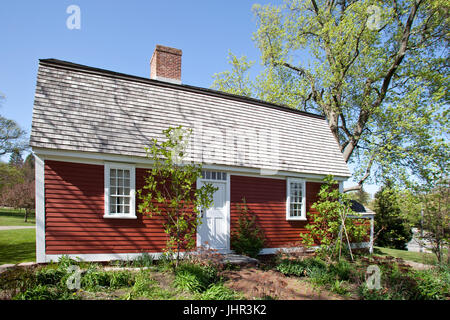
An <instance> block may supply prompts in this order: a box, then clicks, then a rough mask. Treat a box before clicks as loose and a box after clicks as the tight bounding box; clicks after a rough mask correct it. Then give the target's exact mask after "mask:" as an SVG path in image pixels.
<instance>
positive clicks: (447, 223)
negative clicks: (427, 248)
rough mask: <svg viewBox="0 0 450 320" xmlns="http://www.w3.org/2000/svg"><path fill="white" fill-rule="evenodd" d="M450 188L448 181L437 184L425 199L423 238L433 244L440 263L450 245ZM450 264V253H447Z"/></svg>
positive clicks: (425, 195)
mask: <svg viewBox="0 0 450 320" xmlns="http://www.w3.org/2000/svg"><path fill="white" fill-rule="evenodd" d="M449 196H450V186H449V180H448V179H442V180H440V181H439V182H438V183H436V186H435V188H433V189H432V190H431V191H430V192H428V193H427V194H424V195H423V196H422V197H421V198H422V199H423V220H422V228H423V238H422V240H427V242H428V243H431V246H432V251H433V253H434V254H435V255H436V257H437V259H438V261H439V262H442V261H443V256H444V249H445V248H446V247H447V249H449V245H450V197H449ZM447 259H449V262H450V253H447Z"/></svg>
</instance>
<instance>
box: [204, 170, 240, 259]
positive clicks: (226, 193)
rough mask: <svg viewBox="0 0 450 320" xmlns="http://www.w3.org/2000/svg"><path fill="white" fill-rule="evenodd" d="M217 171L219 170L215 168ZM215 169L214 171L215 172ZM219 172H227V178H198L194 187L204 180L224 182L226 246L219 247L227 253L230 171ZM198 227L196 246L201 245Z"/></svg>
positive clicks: (228, 241)
mask: <svg viewBox="0 0 450 320" xmlns="http://www.w3.org/2000/svg"><path fill="white" fill-rule="evenodd" d="M205 171H216V170H205ZM217 171H219V170H217ZM217 171H216V172H217ZM220 172H225V173H226V174H227V178H226V180H211V179H204V178H199V179H197V183H196V188H198V187H199V185H200V183H204V182H211V183H214V182H220V183H224V184H225V239H226V248H225V249H219V252H220V253H228V252H230V247H231V246H230V239H231V225H230V223H231V220H230V203H231V202H230V195H231V192H230V191H231V190H230V189H231V183H230V173H229V172H227V171H220ZM199 227H200V226H198V227H197V233H196V237H197V240H196V241H197V248H198V247H200V246H201V242H200V237H199ZM223 251H225V252H223Z"/></svg>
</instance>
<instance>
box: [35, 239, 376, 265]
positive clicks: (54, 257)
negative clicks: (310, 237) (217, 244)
mask: <svg viewBox="0 0 450 320" xmlns="http://www.w3.org/2000/svg"><path fill="white" fill-rule="evenodd" d="M351 247H352V248H369V250H370V242H361V243H352V244H351ZM299 248H300V247H286V248H283V247H280V248H263V249H262V250H261V251H260V252H259V254H260V255H266V254H275V253H277V251H279V250H284V251H289V250H293V249H299ZM313 249H314V248H313ZM219 252H220V251H219ZM232 252H233V251H232V250H231V251H230V250H229V251H227V252H221V253H225V254H226V253H232ZM143 253H144V252H141V253H80V254H76V253H70V254H47V255H45V261H41V262H46V263H47V262H52V261H54V262H57V261H58V260H59V259H60V258H61V257H63V256H67V257H69V258H71V259H79V260H82V261H112V260H132V259H136V258H138V257H140V256H141V255H142V254H143ZM146 253H148V254H149V255H151V256H152V257H153V258H154V259H156V260H157V259H159V258H160V257H161V256H162V255H163V253H162V252H146ZM187 253H195V252H181V253H180V255H181V257H183V256H184V255H186V254H187Z"/></svg>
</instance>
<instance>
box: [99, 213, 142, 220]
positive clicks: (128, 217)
mask: <svg viewBox="0 0 450 320" xmlns="http://www.w3.org/2000/svg"><path fill="white" fill-rule="evenodd" d="M103 218H104V219H137V217H136V216H135V215H121V214H115V215H106V214H105V215H103Z"/></svg>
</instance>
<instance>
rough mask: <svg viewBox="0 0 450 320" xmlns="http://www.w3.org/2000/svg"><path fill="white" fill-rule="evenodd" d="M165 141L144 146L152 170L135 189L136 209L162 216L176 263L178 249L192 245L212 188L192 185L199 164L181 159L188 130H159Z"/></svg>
mask: <svg viewBox="0 0 450 320" xmlns="http://www.w3.org/2000/svg"><path fill="white" fill-rule="evenodd" d="M163 134H164V135H165V137H166V139H165V141H158V140H157V139H152V140H151V145H150V146H149V147H146V148H145V150H146V153H147V157H148V158H149V159H150V160H151V161H152V169H151V170H149V171H147V173H148V175H147V176H146V177H145V185H144V187H143V188H142V189H141V190H138V195H139V199H140V200H141V203H140V204H139V212H141V213H143V214H146V215H149V216H153V215H154V214H156V215H159V216H161V217H163V219H164V231H165V233H166V234H167V244H166V248H165V250H166V251H167V253H169V254H172V253H173V255H174V257H175V264H174V268H176V267H177V266H178V263H179V260H180V252H181V251H183V250H187V249H192V248H194V247H195V245H196V237H195V236H196V233H197V227H198V225H199V224H200V223H201V217H200V215H199V213H200V208H209V207H210V206H211V205H212V196H213V194H214V192H215V191H216V188H215V187H213V186H212V184H210V183H207V184H204V185H203V186H202V187H201V188H195V185H196V182H197V179H198V178H199V177H201V168H202V167H201V165H199V164H195V163H188V162H186V161H185V160H184V158H185V156H186V154H187V143H188V141H189V135H190V131H189V130H184V129H183V128H182V127H181V126H179V127H177V128H169V129H167V130H164V131H163Z"/></svg>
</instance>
